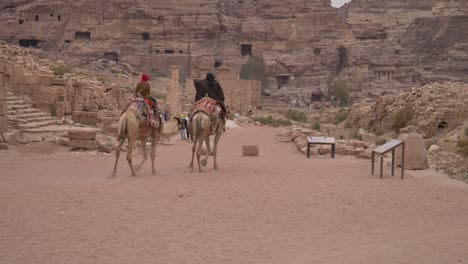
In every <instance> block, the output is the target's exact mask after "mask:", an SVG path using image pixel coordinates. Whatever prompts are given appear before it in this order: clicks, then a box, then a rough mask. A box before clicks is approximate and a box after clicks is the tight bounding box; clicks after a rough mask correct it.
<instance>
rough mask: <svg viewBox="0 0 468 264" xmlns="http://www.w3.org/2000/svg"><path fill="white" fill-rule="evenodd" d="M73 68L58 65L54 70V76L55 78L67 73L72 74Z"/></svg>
mask: <svg viewBox="0 0 468 264" xmlns="http://www.w3.org/2000/svg"><path fill="white" fill-rule="evenodd" d="M72 72H73V67H72V66H70V65H60V66H57V67H55V68H54V75H55V76H63V75H65V74H67V73H72Z"/></svg>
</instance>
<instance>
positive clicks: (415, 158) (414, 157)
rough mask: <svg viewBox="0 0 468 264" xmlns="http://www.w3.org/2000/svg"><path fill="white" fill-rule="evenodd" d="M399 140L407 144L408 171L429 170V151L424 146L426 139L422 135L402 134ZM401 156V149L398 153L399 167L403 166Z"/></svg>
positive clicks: (406, 163) (406, 161)
mask: <svg viewBox="0 0 468 264" xmlns="http://www.w3.org/2000/svg"><path fill="white" fill-rule="evenodd" d="M398 139H399V140H401V141H403V142H405V169H406V170H425V169H428V168H429V162H428V160H427V154H428V153H427V149H426V146H425V144H424V139H423V137H422V136H421V135H420V134H417V133H409V134H401V135H400V136H399V137H398ZM401 155H402V154H401V149H400V148H399V149H398V151H397V152H396V161H397V165H398V166H401Z"/></svg>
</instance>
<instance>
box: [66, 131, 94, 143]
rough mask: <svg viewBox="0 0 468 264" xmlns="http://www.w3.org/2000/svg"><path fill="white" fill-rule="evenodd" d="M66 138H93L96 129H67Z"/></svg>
mask: <svg viewBox="0 0 468 264" xmlns="http://www.w3.org/2000/svg"><path fill="white" fill-rule="evenodd" d="M68 138H69V139H83V140H95V139H96V131H94V130H84V129H76V130H70V131H68Z"/></svg>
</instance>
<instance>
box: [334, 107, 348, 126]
mask: <svg viewBox="0 0 468 264" xmlns="http://www.w3.org/2000/svg"><path fill="white" fill-rule="evenodd" d="M348 116H349V111H347V110H345V109H343V108H341V109H340V111H338V113H337V114H336V115H335V125H338V124H339V123H341V122H343V121H345V120H346V119H348Z"/></svg>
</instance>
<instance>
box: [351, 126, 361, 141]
mask: <svg viewBox="0 0 468 264" xmlns="http://www.w3.org/2000/svg"><path fill="white" fill-rule="evenodd" d="M349 137H350V138H352V139H357V140H362V135H361V133H359V129H351V131H350V133H349Z"/></svg>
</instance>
